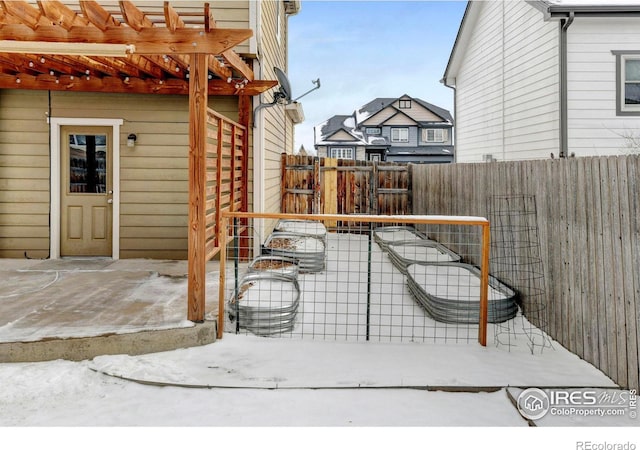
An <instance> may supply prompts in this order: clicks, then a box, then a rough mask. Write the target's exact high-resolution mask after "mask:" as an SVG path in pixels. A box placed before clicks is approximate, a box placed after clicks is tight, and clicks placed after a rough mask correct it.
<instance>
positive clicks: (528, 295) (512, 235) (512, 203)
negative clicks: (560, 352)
mask: <svg viewBox="0 0 640 450" xmlns="http://www.w3.org/2000/svg"><path fill="white" fill-rule="evenodd" d="M487 211H488V212H489V213H488V216H489V219H490V221H491V231H492V240H491V257H490V268H491V273H492V274H494V275H495V276H496V277H498V278H500V279H501V280H504V282H506V283H508V284H509V285H510V286H512V287H513V288H514V289H516V290H517V292H518V303H519V305H520V307H521V309H522V315H521V316H519V317H518V318H517V321H518V324H517V325H516V324H514V323H512V322H505V323H503V324H499V325H498V326H496V327H495V329H494V331H495V340H496V343H497V344H498V345H507V346H512V345H517V342H518V340H520V341H522V340H524V342H525V343H526V344H527V345H528V346H529V347H530V349H531V352H532V353H533V352H534V351H536V350H540V351H542V350H543V349H544V348H547V347H551V340H550V339H549V337H548V335H547V334H546V330H547V309H546V295H545V290H544V272H543V267H542V258H541V255H540V240H539V237H538V224H537V208H536V198H535V196H532V195H498V196H493V197H491V198H489V199H488V204H487ZM523 338H524V339H523Z"/></svg>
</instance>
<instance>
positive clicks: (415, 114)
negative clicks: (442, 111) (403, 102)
mask: <svg viewBox="0 0 640 450" xmlns="http://www.w3.org/2000/svg"><path fill="white" fill-rule="evenodd" d="M393 106H395V107H396V108H398V109H400V102H399V101H396V102H395V103H394V104H393ZM401 111H402V112H404V113H406V114H407V115H409V116H411V118H413V119H414V120H417V121H420V122H423V121H424V122H443V120H442V118H441V117H438V116H437V115H435V114H434V113H432V112H431V111H429V110H428V109H426V108H424V107H423V106H422V105H420V104H419V103H418V102H415V101H412V102H411V108H408V109H401Z"/></svg>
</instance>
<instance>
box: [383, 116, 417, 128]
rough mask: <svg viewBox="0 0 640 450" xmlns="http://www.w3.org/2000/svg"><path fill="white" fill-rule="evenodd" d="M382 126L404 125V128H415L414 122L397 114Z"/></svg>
mask: <svg viewBox="0 0 640 450" xmlns="http://www.w3.org/2000/svg"><path fill="white" fill-rule="evenodd" d="M384 125H406V126H415V125H417V124H416V122H415V121H414V120H412V119H411V118H410V117H407V116H405V115H404V114H397V115H395V116H394V117H391V118H390V119H389V120H387V121H386V122H384Z"/></svg>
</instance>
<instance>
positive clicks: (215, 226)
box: [205, 109, 247, 261]
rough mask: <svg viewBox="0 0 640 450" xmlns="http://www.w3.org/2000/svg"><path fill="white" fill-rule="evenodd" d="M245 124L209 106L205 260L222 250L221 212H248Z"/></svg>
mask: <svg viewBox="0 0 640 450" xmlns="http://www.w3.org/2000/svg"><path fill="white" fill-rule="evenodd" d="M246 133H247V130H246V128H245V127H244V126H242V125H240V124H238V123H236V122H233V121H231V120H229V119H228V118H226V117H224V116H222V115H220V114H218V113H216V112H215V111H213V110H211V109H209V110H208V111H207V163H206V172H207V187H206V231H205V235H206V259H207V261H210V260H211V259H213V258H214V257H215V256H216V255H217V254H218V252H219V251H220V246H221V243H220V242H219V239H218V230H219V227H220V214H221V213H222V211H246V206H247V205H246V204H245V203H246V195H244V191H245V189H246V186H245V184H244V177H243V173H245V171H246V164H247V154H246V152H247V147H246Z"/></svg>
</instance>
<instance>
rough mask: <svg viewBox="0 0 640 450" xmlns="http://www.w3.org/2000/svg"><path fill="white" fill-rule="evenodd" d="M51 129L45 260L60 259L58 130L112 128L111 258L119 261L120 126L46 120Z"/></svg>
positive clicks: (108, 122) (109, 122) (117, 122)
mask: <svg viewBox="0 0 640 450" xmlns="http://www.w3.org/2000/svg"><path fill="white" fill-rule="evenodd" d="M48 122H49V125H50V128H51V142H50V145H51V186H50V189H51V224H50V227H49V230H50V231H49V257H50V258H51V259H59V258H60V218H61V212H60V168H61V161H60V152H61V148H60V128H61V127H63V126H67V125H71V126H74V125H75V126H88V127H93V126H95V127H112V128H113V146H112V147H113V148H112V155H113V156H112V158H113V161H112V171H113V175H112V183H113V214H112V218H113V223H112V237H111V239H112V249H111V257H112V258H113V259H120V126H121V125H122V124H123V123H124V121H123V120H122V119H86V118H83V117H50V118H49V119H48Z"/></svg>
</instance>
